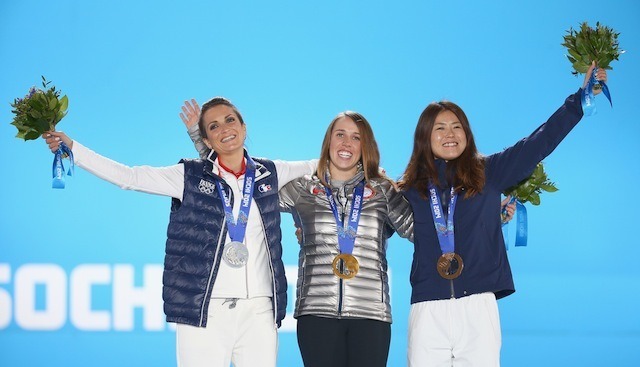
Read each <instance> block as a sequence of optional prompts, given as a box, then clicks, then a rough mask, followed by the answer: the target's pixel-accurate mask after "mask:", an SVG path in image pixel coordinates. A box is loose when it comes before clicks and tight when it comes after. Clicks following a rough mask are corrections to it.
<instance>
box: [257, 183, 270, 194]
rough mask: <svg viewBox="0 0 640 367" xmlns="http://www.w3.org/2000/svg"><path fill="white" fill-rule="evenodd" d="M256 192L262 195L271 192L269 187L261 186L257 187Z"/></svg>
mask: <svg viewBox="0 0 640 367" xmlns="http://www.w3.org/2000/svg"><path fill="white" fill-rule="evenodd" d="M258 191H260V192H262V193H264V192H268V191H271V185H267V184H262V185H260V186H258Z"/></svg>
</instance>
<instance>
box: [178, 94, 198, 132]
mask: <svg viewBox="0 0 640 367" xmlns="http://www.w3.org/2000/svg"><path fill="white" fill-rule="evenodd" d="M199 118H200V106H199V105H198V102H196V100H195V99H191V101H184V105H183V106H182V112H180V119H181V120H182V122H184V124H185V126H186V127H187V129H188V128H190V127H191V126H193V125H195V124H197V123H198V119H199Z"/></svg>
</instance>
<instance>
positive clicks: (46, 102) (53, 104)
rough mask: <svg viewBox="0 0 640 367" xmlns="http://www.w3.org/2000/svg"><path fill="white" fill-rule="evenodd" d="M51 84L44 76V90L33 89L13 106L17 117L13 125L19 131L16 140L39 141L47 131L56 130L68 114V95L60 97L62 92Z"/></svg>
mask: <svg viewBox="0 0 640 367" xmlns="http://www.w3.org/2000/svg"><path fill="white" fill-rule="evenodd" d="M49 84H51V82H48V81H47V80H46V79H45V77H44V76H43V77H42V87H43V89H39V88H36V87H31V89H29V93H27V95H26V96H24V98H16V99H15V100H14V101H13V103H12V104H11V107H12V110H11V112H13V114H14V115H15V117H14V118H13V122H11V125H13V126H15V127H16V128H17V129H18V133H17V134H16V138H20V139H24V140H25V141H26V140H34V139H37V138H39V137H40V135H42V134H43V133H45V132H46V131H50V130H54V129H55V126H56V124H58V122H60V120H62V118H63V117H64V116H65V115H66V114H67V107H68V105H69V99H68V98H67V96H66V95H65V96H62V97H60V91H59V90H56V87H55V86H49Z"/></svg>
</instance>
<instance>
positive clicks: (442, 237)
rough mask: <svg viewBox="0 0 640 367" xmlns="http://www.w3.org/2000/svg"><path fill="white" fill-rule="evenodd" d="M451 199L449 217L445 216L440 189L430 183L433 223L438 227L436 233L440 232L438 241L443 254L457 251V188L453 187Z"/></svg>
mask: <svg viewBox="0 0 640 367" xmlns="http://www.w3.org/2000/svg"><path fill="white" fill-rule="evenodd" d="M450 193H451V200H450V202H449V209H448V210H447V217H446V218H445V216H444V213H443V210H442V204H441V203H440V197H439V196H438V190H437V189H436V187H435V186H434V185H433V184H429V204H431V205H430V206H431V213H432V214H433V224H434V225H435V227H436V233H437V234H438V242H439V243H440V250H442V253H443V254H448V253H453V252H455V240H454V230H453V215H454V213H455V211H456V202H457V201H458V194H456V192H455V189H454V188H453V187H452V188H451V191H450Z"/></svg>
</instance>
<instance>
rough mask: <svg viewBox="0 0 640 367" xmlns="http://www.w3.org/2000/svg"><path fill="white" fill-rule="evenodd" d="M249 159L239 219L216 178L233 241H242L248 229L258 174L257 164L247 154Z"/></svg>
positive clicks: (246, 156)
mask: <svg viewBox="0 0 640 367" xmlns="http://www.w3.org/2000/svg"><path fill="white" fill-rule="evenodd" d="M245 158H246V159H247V171H246V172H245V175H244V181H243V183H242V201H241V202H240V211H239V212H238V221H237V222H236V220H235V218H234V217H233V208H232V207H231V199H230V198H229V196H227V193H226V191H225V190H224V187H222V183H221V182H220V180H216V186H217V187H218V192H219V193H220V198H221V200H222V206H223V207H224V214H225V217H226V218H227V229H228V230H229V237H231V241H237V242H242V241H243V240H244V234H245V232H246V231H247V221H248V220H249V210H250V209H251V200H252V199H253V182H254V180H255V176H256V164H255V163H254V162H253V160H252V159H251V157H249V156H248V155H247V154H245Z"/></svg>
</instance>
